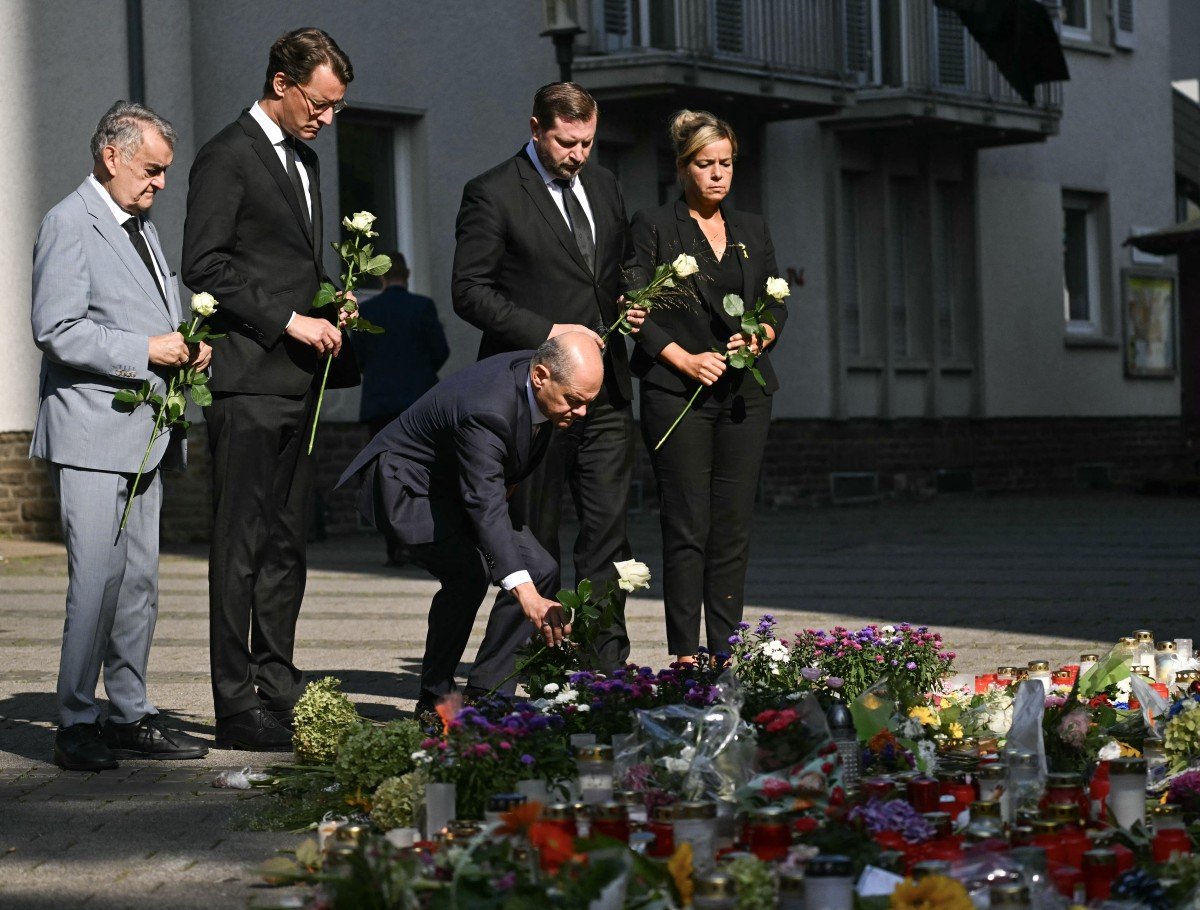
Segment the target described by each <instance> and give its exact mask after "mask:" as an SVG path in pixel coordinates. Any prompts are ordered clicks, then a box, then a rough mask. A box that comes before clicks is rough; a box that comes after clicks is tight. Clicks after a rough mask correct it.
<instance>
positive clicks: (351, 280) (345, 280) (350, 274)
mask: <svg viewBox="0 0 1200 910" xmlns="http://www.w3.org/2000/svg"><path fill="white" fill-rule="evenodd" d="M361 239H362V235H361V234H357V233H356V234H355V235H354V252H355V254H356V256H355V258H353V259H349V260H347V261H346V274H345V275H343V276H342V285H343V288H344V290H343V291H342V298H343V299H345V296H346V295H347V294H350V293H352V292H353V291H354V288H355V286H356V285H357V284H358V279H357V278H356V277H355V274H354V264H355V263H356V262H357V261H358V259H357V253H358V244H359V240H361ZM343 306H345V304H343ZM338 331H341V329H340V328H339V329H338ZM331 366H333V355H332V354H329V355H327V356H326V357H325V372H324V373H322V374H321V391H320V392H318V393H317V409H316V411H315V412H314V413H313V422H312V430H311V431H309V434H308V454H309V455H311V454H312V450H313V443H315V442H316V441H317V421H318V420H320V419H321V405H322V404H323V403H324V402H325V384H326V383H327V382H329V368H330V367H331Z"/></svg>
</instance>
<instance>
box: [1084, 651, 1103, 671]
mask: <svg viewBox="0 0 1200 910" xmlns="http://www.w3.org/2000/svg"><path fill="white" fill-rule="evenodd" d="M1099 660H1100V655H1099V654H1092V653H1088V654H1080V655H1079V675H1080V676H1083V674H1084V673H1086V672H1087V671H1088V670H1090V669H1092V667H1094V666H1095V665H1096V662H1097V661H1099Z"/></svg>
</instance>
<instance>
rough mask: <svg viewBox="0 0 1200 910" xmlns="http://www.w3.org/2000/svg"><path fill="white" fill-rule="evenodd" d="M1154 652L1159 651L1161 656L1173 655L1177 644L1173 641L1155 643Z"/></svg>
mask: <svg viewBox="0 0 1200 910" xmlns="http://www.w3.org/2000/svg"><path fill="white" fill-rule="evenodd" d="M1154 650H1155V651H1158V652H1159V653H1160V654H1161V653H1170V654H1173V653H1175V642H1173V641H1159V642H1155V644H1154Z"/></svg>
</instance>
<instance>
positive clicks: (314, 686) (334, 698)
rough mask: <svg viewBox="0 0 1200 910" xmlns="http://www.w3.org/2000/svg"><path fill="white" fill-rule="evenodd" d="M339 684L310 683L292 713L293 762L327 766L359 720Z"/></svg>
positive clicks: (329, 678) (332, 680) (333, 681)
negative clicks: (294, 760)
mask: <svg viewBox="0 0 1200 910" xmlns="http://www.w3.org/2000/svg"><path fill="white" fill-rule="evenodd" d="M341 684H342V681H341V680H340V679H336V678H334V677H332V676H326V677H325V678H324V679H318V680H314V681H313V682H310V683H309V684H308V685H307V686H306V687H305V689H304V694H303V695H301V696H300V700H299V701H298V702H296V707H295V709H294V711H293V715H294V716H295V722H296V732H295V734H294V735H293V736H292V747H293V748H294V749H295V751H296V761H298V762H307V763H310V764H330V763H331V762H333V760H334V759H335V758H336V757H337V752H338V744H339V743H341V741H342V737H343V736H345V735H346V733H347V732H348V731H349V730H350V729H351V727H353V726H354V725H355V724H356V723H358V722H359V721H360V720H361V718H360V717H359V716H358V712H357V711H355V710H354V705H352V704H351V703H350V699H348V698H347V697H346V696H345V695H344V694H342V691H341V689H340V688H339V686H341Z"/></svg>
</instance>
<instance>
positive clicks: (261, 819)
mask: <svg viewBox="0 0 1200 910" xmlns="http://www.w3.org/2000/svg"><path fill="white" fill-rule="evenodd" d="M266 789H267V790H268V793H267V795H266V796H264V797H262V798H248V797H242V799H243V800H244V802H242V804H241V805H240V806H239V809H238V810H237V811H235V812H234V814H233V817H232V819H231V821H230V826H231V827H232V828H233V829H234V830H235V831H296V830H299V829H301V828H307V827H308V826H309V825H312V824H314V823H316V822H318V821H320V820H321V819H322V818H324V817H325V815H326V814H328V813H333V814H334V815H345V814H346V811H347V808H346V801H345V797H344V796H343V794H342V791H341V788H340V787H338V786H337V785H336V782H335V781H334V779H333V772H332V770H331V769H329V768H317V767H312V766H304V767H303V768H289V769H288V770H287V771H286V772H284V773H281V774H280V775H279V776H278V777H276V778H275V779H274V780H272V781H271V784H270V786H269V787H268V788H266Z"/></svg>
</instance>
